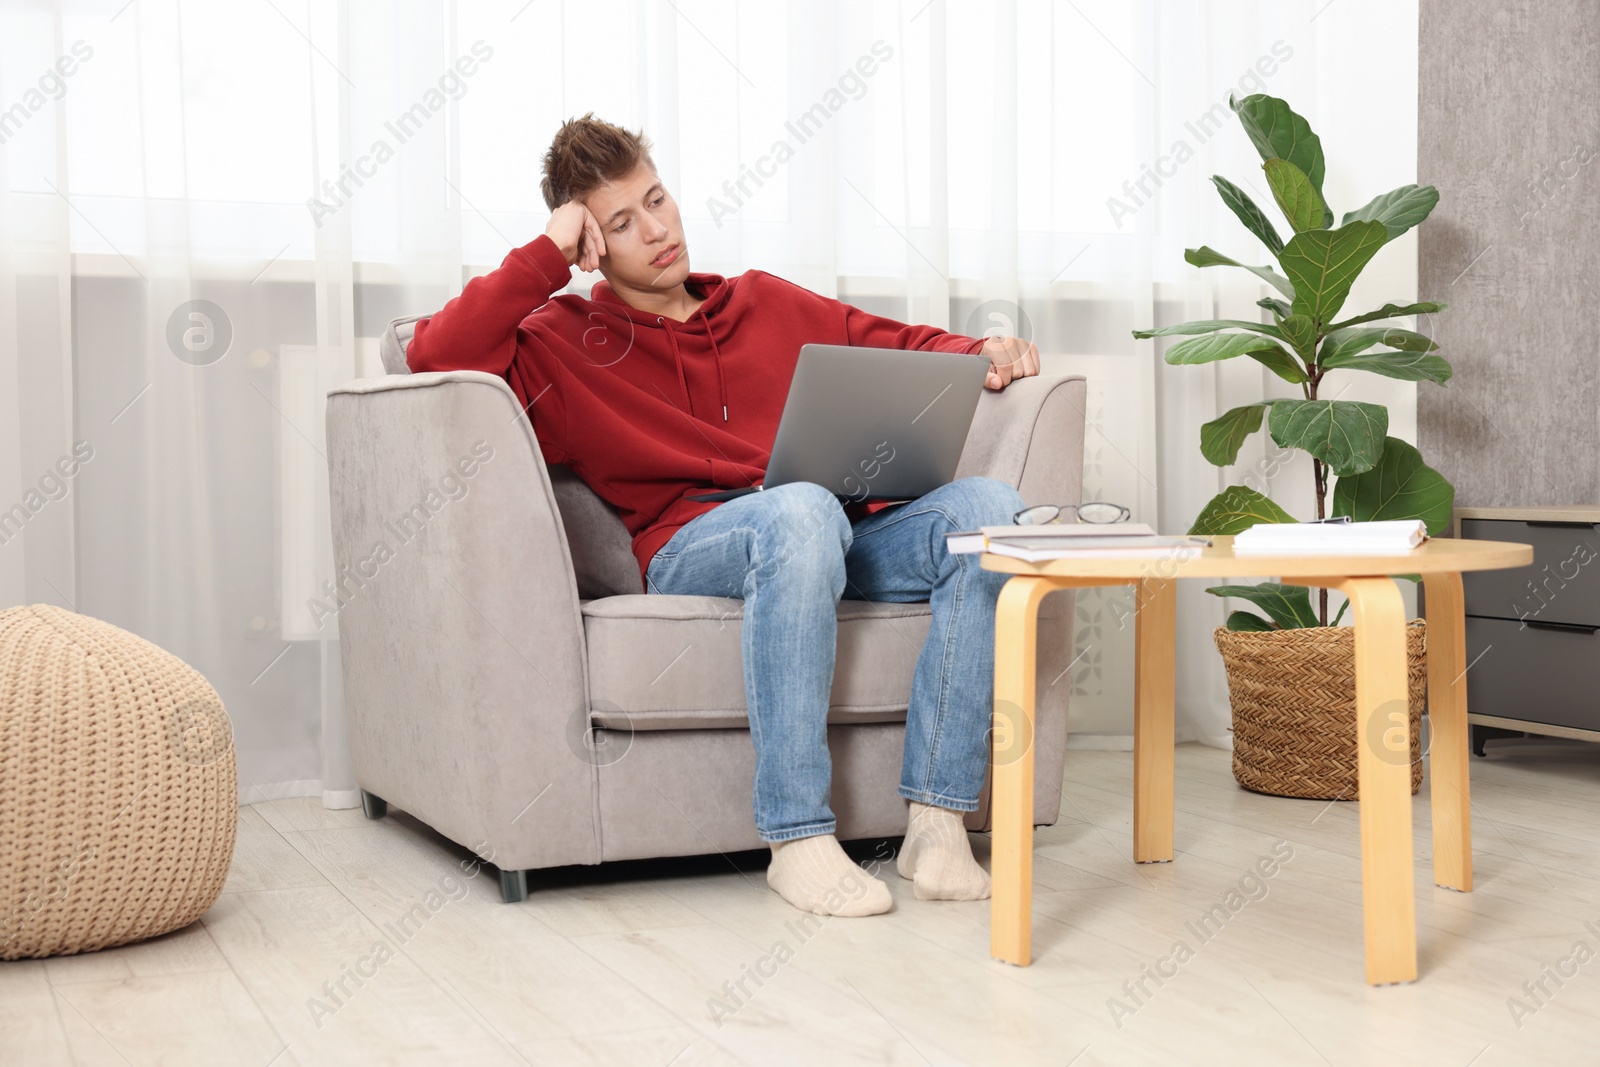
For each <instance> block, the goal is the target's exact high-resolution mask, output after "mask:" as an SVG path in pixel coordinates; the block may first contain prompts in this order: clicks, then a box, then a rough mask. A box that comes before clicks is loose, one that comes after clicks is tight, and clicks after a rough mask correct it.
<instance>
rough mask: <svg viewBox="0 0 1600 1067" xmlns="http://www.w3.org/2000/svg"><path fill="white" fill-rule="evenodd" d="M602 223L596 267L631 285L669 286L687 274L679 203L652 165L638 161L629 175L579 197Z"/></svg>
mask: <svg viewBox="0 0 1600 1067" xmlns="http://www.w3.org/2000/svg"><path fill="white" fill-rule="evenodd" d="M583 202H584V206H585V207H587V208H588V209H589V213H590V214H591V215H593V216H594V217H595V219H596V221H598V222H599V223H600V232H601V234H602V235H604V237H605V242H606V254H605V255H603V256H601V257H600V273H602V274H604V275H605V276H606V280H607V281H609V282H611V284H612V285H616V284H618V283H619V282H620V283H622V284H623V285H626V286H628V287H630V288H633V289H671V288H674V287H675V286H678V285H682V284H683V280H684V279H685V278H687V277H688V276H689V246H688V243H687V242H686V241H685V240H684V238H683V222H682V220H681V219H680V218H679V217H678V204H677V202H676V201H675V200H673V199H672V197H671V196H669V195H667V190H666V188H665V186H663V185H662V184H661V179H660V178H659V177H657V176H656V172H655V169H654V168H652V167H650V166H648V165H647V164H644V163H641V164H639V166H637V167H635V168H634V170H633V173H631V174H629V175H628V176H627V177H624V178H619V179H618V180H616V181H613V182H607V183H606V184H604V185H602V186H601V187H600V188H598V189H596V190H595V191H594V192H592V193H590V194H589V195H588V196H586V197H584V198H583Z"/></svg>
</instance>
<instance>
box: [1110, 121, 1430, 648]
mask: <svg viewBox="0 0 1600 1067" xmlns="http://www.w3.org/2000/svg"><path fill="white" fill-rule="evenodd" d="M1229 103H1230V105H1231V106H1232V107H1233V110H1234V113H1235V114H1236V115H1238V116H1239V122H1240V123H1241V125H1243V127H1244V131H1245V134H1246V135H1247V136H1248V137H1249V138H1250V142H1251V143H1252V144H1253V145H1255V148H1256V151H1257V152H1259V153H1260V155H1261V159H1262V171H1263V173H1264V175H1265V179H1266V186H1267V188H1268V189H1269V190H1270V191H1271V194H1272V199H1273V201H1274V204H1275V205H1276V207H1277V209H1278V212H1279V213H1280V214H1281V215H1282V217H1283V220H1284V223H1285V224H1286V225H1287V227H1288V231H1289V237H1288V239H1287V240H1285V239H1284V238H1283V236H1282V235H1281V234H1280V233H1279V230H1278V228H1277V225H1276V224H1275V223H1274V222H1273V220H1272V218H1271V217H1270V216H1269V215H1268V214H1267V213H1266V212H1265V211H1263V210H1262V209H1261V207H1260V206H1258V205H1257V204H1256V202H1255V201H1254V200H1252V199H1251V197H1250V195H1249V194H1248V193H1246V192H1245V191H1244V190H1243V189H1241V188H1240V187H1239V186H1237V185H1235V184H1234V183H1233V182H1231V181H1229V180H1228V179H1226V178H1224V177H1222V176H1221V175H1217V176H1216V177H1213V178H1212V179H1211V180H1212V183H1213V184H1215V185H1216V187H1217V192H1218V193H1219V194H1220V195H1221V197H1222V202H1223V203H1224V204H1226V205H1227V207H1228V210H1229V211H1231V212H1233V214H1234V216H1235V217H1237V218H1238V220H1239V221H1240V223H1242V224H1243V225H1244V228H1245V229H1246V230H1248V231H1249V232H1250V233H1251V234H1252V235H1253V236H1254V237H1255V238H1256V239H1257V240H1259V241H1260V242H1261V243H1262V244H1263V245H1265V246H1266V249H1267V252H1268V254H1269V255H1270V256H1271V257H1272V258H1273V259H1274V260H1275V261H1276V265H1275V266H1257V265H1254V264H1252V263H1247V262H1243V261H1241V260H1237V259H1234V258H1232V257H1230V256H1226V255H1223V254H1222V253H1221V252H1218V251H1216V250H1215V249H1213V248H1210V247H1207V246H1205V245H1202V246H1201V247H1199V248H1191V249H1188V250H1187V251H1185V252H1184V256H1183V258H1184V260H1185V261H1186V262H1188V263H1190V264H1192V265H1193V266H1196V267H1200V268H1206V267H1236V268H1240V269H1243V270H1247V271H1249V272H1250V273H1252V274H1254V275H1255V276H1256V277H1257V278H1259V279H1261V280H1262V281H1263V282H1265V283H1266V284H1268V285H1270V286H1272V288H1273V289H1275V290H1277V293H1278V295H1277V296H1269V297H1265V298H1263V299H1261V300H1259V301H1257V305H1258V306H1259V307H1260V308H1262V310H1263V311H1265V312H1266V313H1267V315H1268V316H1270V319H1271V321H1270V322H1250V321H1247V320H1244V319H1207V320H1203V321H1199V322H1186V323H1183V324H1182V325H1179V326H1167V327H1163V328H1161V329H1158V330H1135V331H1134V334H1133V336H1134V337H1135V338H1140V339H1144V338H1153V337H1183V338H1185V340H1182V341H1179V342H1178V343H1176V344H1174V345H1172V346H1171V347H1170V348H1168V349H1167V352H1166V357H1165V358H1166V361H1167V362H1168V363H1172V364H1184V363H1214V362H1217V361H1218V360H1224V359H1235V358H1237V357H1239V356H1248V357H1249V358H1251V359H1253V360H1255V361H1256V362H1257V363H1260V364H1261V365H1262V366H1264V367H1266V368H1267V369H1268V370H1270V371H1271V372H1272V373H1273V374H1275V375H1276V376H1277V377H1279V378H1281V379H1283V380H1284V381H1286V382H1288V383H1289V384H1290V385H1293V386H1295V387H1297V388H1298V389H1299V391H1300V395H1299V396H1290V397H1267V398H1265V399H1263V400H1261V401H1259V402H1257V403H1254V404H1245V405H1243V406H1241V407H1236V408H1233V409H1232V410H1230V411H1226V412H1224V413H1223V414H1221V415H1220V416H1218V417H1217V418H1215V419H1213V420H1212V421H1210V422H1208V423H1206V424H1205V425H1204V426H1202V427H1201V428H1200V453H1201V455H1203V456H1204V457H1205V458H1206V460H1207V461H1208V462H1210V463H1213V464H1215V465H1217V466H1219V467H1227V466H1231V465H1232V464H1233V463H1234V462H1236V461H1237V460H1238V458H1239V450H1240V449H1241V448H1242V447H1243V446H1244V443H1245V442H1246V441H1247V440H1248V439H1249V438H1250V436H1251V435H1252V434H1255V433H1257V432H1259V431H1260V430H1261V429H1262V427H1263V426H1265V427H1266V430H1267V433H1268V434H1269V435H1270V436H1271V438H1272V440H1273V441H1274V442H1275V443H1276V444H1277V445H1278V446H1279V447H1282V448H1292V449H1299V450H1301V451H1303V452H1306V453H1308V454H1309V455H1310V457H1311V473H1312V478H1313V481H1314V483H1315V485H1314V488H1315V500H1316V517H1317V518H1318V519H1323V518H1327V517H1328V516H1329V514H1330V512H1329V503H1330V500H1329V496H1330V491H1331V496H1332V500H1331V504H1332V511H1331V514H1332V515H1334V516H1341V515H1343V516H1349V517H1350V518H1351V519H1353V520H1357V521H1370V520H1377V519H1421V520H1422V521H1423V522H1424V523H1426V524H1427V527H1428V532H1429V533H1430V534H1439V533H1442V532H1444V530H1445V529H1446V528H1447V526H1448V525H1449V522H1450V508H1451V505H1452V503H1453V502H1454V499H1455V489H1454V488H1453V487H1452V486H1451V485H1450V483H1449V482H1448V481H1446V480H1445V479H1444V477H1443V476H1442V475H1441V474H1440V473H1439V472H1438V471H1436V470H1434V469H1433V468H1431V467H1429V466H1428V465H1427V464H1426V463H1424V462H1423V461H1422V456H1421V454H1420V453H1419V452H1418V451H1417V450H1416V449H1415V448H1414V447H1412V446H1411V445H1409V444H1407V443H1406V442H1404V441H1401V440H1399V439H1397V438H1394V437H1390V436H1389V411H1388V409H1387V408H1385V407H1383V406H1382V405H1379V404H1367V403H1362V402H1360V401H1355V400H1339V399H1337V397H1338V395H1339V393H1335V394H1334V398H1333V399H1324V398H1323V397H1322V396H1321V395H1320V393H1321V391H1322V389H1323V387H1324V382H1325V380H1326V379H1327V377H1328V376H1329V375H1330V374H1332V375H1336V377H1335V379H1334V381H1335V382H1337V381H1338V380H1339V376H1342V373H1343V372H1351V371H1366V372H1368V373H1372V374H1379V375H1382V376H1384V377H1386V378H1396V379H1399V380H1401V381H1415V382H1434V383H1437V384H1439V385H1444V384H1445V383H1446V382H1448V381H1449V380H1450V364H1449V363H1447V362H1446V361H1445V360H1444V358H1443V357H1441V356H1439V355H1437V354H1436V352H1437V349H1438V347H1439V346H1438V345H1437V344H1435V343H1434V342H1433V341H1432V340H1431V339H1429V338H1428V337H1426V336H1424V335H1423V334H1420V333H1417V332H1416V331H1414V330H1411V329H1407V328H1406V327H1404V326H1402V325H1399V324H1397V323H1396V322H1395V321H1394V320H1396V319H1402V318H1406V317H1409V316H1412V315H1431V314H1433V313H1435V312H1438V311H1443V310H1444V309H1445V307H1446V305H1445V304H1443V303H1439V302H1436V301H1418V302H1414V303H1404V304H1397V303H1386V304H1384V305H1383V306H1382V307H1381V308H1378V309H1377V310H1376V311H1368V312H1363V313H1360V314H1355V315H1347V316H1346V317H1345V318H1343V319H1341V318H1339V315H1340V314H1341V313H1342V312H1344V311H1345V306H1344V305H1345V301H1346V299H1347V298H1348V297H1349V295H1350V289H1351V286H1353V285H1354V284H1355V281H1356V279H1357V278H1358V277H1360V275H1361V272H1362V270H1364V269H1365V268H1366V266H1367V264H1368V263H1370V262H1371V261H1372V258H1373V257H1374V256H1376V255H1377V254H1378V252H1379V251H1380V250H1381V249H1382V248H1383V247H1384V245H1386V244H1388V243H1389V242H1390V241H1393V240H1394V239H1395V238H1397V237H1399V236H1400V235H1401V234H1403V233H1405V232H1406V231H1407V230H1409V229H1411V228H1412V227H1413V226H1416V225H1417V224H1418V223H1420V222H1422V221H1423V220H1424V219H1426V218H1427V217H1428V214H1429V212H1431V211H1432V210H1433V208H1434V205H1435V204H1437V203H1438V202H1439V193H1438V190H1436V189H1435V188H1434V187H1433V186H1431V185H1421V186H1418V185H1403V186H1401V187H1400V188H1398V189H1393V190H1391V191H1389V192H1387V193H1384V194H1382V195H1381V196H1377V197H1374V198H1373V199H1372V200H1371V201H1370V202H1368V203H1367V204H1366V205H1365V206H1364V207H1361V208H1358V209H1357V210H1355V211H1350V212H1346V213H1345V215H1344V217H1343V218H1342V219H1340V220H1339V225H1338V226H1337V227H1336V226H1334V224H1333V221H1334V216H1333V211H1332V209H1331V208H1330V207H1329V205H1328V202H1327V199H1326V197H1325V196H1324V195H1323V191H1322V181H1323V176H1324V174H1325V172H1326V165H1325V162H1324V159H1323V155H1322V141H1321V139H1320V138H1319V137H1317V135H1316V133H1314V132H1313V131H1312V129H1311V124H1310V123H1308V122H1307V121H1306V120H1305V119H1304V118H1302V117H1301V116H1299V115H1297V114H1295V113H1294V111H1292V110H1291V109H1290V108H1289V105H1288V104H1287V103H1285V102H1284V101H1282V100H1280V99H1278V98H1277V97H1273V96H1266V95H1264V94H1256V95H1253V96H1247V97H1245V98H1244V99H1242V100H1234V99H1230V100H1229ZM1367 323H1377V324H1379V325H1373V326H1368V325H1366V324H1367ZM1342 391H1343V390H1342V389H1341V390H1340V392H1342ZM1295 521H1297V520H1296V519H1295V518H1294V517H1293V516H1292V515H1290V514H1289V513H1288V512H1287V511H1285V510H1284V509H1283V508H1282V507H1280V506H1279V505H1278V504H1276V503H1275V502H1273V501H1272V500H1271V499H1270V498H1268V497H1266V496H1265V495H1263V494H1262V493H1260V492H1258V491H1256V490H1255V489H1251V488H1249V487H1248V486H1243V485H1234V486H1230V487H1229V488H1227V489H1225V490H1223V491H1222V492H1221V493H1219V494H1218V495H1217V496H1216V498H1214V499H1213V500H1212V501H1211V502H1210V503H1208V504H1207V505H1206V506H1205V507H1204V508H1202V509H1201V511H1200V514H1199V516H1198V517H1196V519H1195V521H1194V525H1193V526H1192V527H1191V528H1190V530H1189V532H1190V533H1192V534H1235V533H1239V532H1240V531H1241V530H1246V529H1249V528H1250V527H1251V526H1254V525H1255V524H1257V523H1263V522H1267V523H1271V522H1295ZM1208 592H1211V593H1214V594H1216V595H1217V596H1224V597H1229V596H1231V597H1237V598H1239V599H1242V600H1245V601H1248V602H1249V603H1251V604H1252V605H1254V606H1255V607H1257V608H1259V609H1260V610H1261V612H1262V614H1256V613H1255V612H1251V611H1235V612H1233V613H1232V614H1230V615H1229V616H1228V628H1229V629H1230V630H1280V629H1294V628H1299V627H1307V626H1326V625H1328V591H1327V590H1326V589H1323V590H1321V591H1320V597H1319V599H1320V604H1319V607H1318V608H1317V609H1315V610H1314V609H1313V608H1312V605H1311V595H1310V591H1309V590H1308V589H1306V588H1305V587H1303V586H1284V585H1279V584H1276V583H1265V584H1262V585H1253V586H1252V585H1222V586H1214V587H1212V588H1211V589H1209V590H1208ZM1340 614H1341V615H1342V614H1343V611H1342V610H1341V612H1340ZM1338 622H1339V619H1338V618H1335V619H1334V625H1337V624H1338Z"/></svg>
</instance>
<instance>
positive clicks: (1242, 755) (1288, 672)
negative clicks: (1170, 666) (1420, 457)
mask: <svg viewBox="0 0 1600 1067" xmlns="http://www.w3.org/2000/svg"><path fill="white" fill-rule="evenodd" d="M1426 632H1427V631H1426V627H1425V624H1424V623H1423V621H1422V620H1421V619H1417V620H1414V621H1413V622H1412V623H1411V624H1410V625H1409V626H1407V627H1406V667H1407V670H1406V681H1407V683H1408V693H1409V704H1410V713H1411V714H1410V719H1411V731H1410V732H1411V792H1413V793H1415V792H1416V791H1417V788H1418V787H1419V786H1420V785H1421V784H1422V738H1421V732H1422V731H1421V726H1422V707H1423V702H1424V700H1425V699H1426V697H1427V691H1428V678H1427V657H1426V647H1427V640H1426ZM1216 640H1217V648H1218V650H1219V651H1221V653H1222V662H1223V665H1224V666H1225V667H1226V668H1227V671H1228V696H1229V699H1230V701H1231V702H1232V704H1233V776H1234V777H1235V778H1237V779H1238V780H1239V784H1240V785H1242V786H1244V787H1245V788H1246V789H1249V790H1251V791H1252V792H1256V793H1270V794H1272V795H1274V796H1281V797H1308V798H1313V799H1317V800H1356V799H1357V798H1358V790H1357V774H1356V758H1357V744H1358V742H1359V740H1360V739H1359V738H1358V737H1357V736H1356V660H1355V631H1354V630H1353V629H1351V628H1350V627H1348V626H1316V627H1306V628H1304V629H1296V630H1271V631H1267V632H1264V633H1251V632H1245V631H1240V632H1235V631H1232V630H1229V629H1228V628H1227V627H1225V626H1219V627H1217V630H1216Z"/></svg>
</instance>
